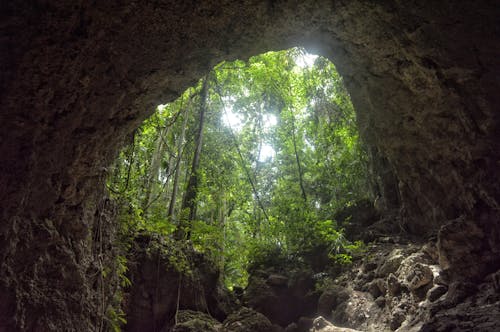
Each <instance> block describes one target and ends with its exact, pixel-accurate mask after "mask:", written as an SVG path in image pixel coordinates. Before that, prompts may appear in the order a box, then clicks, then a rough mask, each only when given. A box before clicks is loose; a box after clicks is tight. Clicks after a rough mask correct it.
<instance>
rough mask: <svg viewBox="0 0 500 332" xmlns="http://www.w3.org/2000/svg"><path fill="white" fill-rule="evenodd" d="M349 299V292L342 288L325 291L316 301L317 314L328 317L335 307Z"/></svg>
mask: <svg viewBox="0 0 500 332" xmlns="http://www.w3.org/2000/svg"><path fill="white" fill-rule="evenodd" d="M347 299H349V292H348V291H347V290H346V289H344V288H343V287H340V286H337V287H331V288H329V289H327V290H325V291H324V292H323V293H322V294H321V296H320V297H319V300H318V310H317V311H318V314H319V315H321V316H324V317H330V316H331V314H332V311H333V310H335V309H336V307H337V306H338V305H339V304H340V303H342V302H344V301H346V300H347Z"/></svg>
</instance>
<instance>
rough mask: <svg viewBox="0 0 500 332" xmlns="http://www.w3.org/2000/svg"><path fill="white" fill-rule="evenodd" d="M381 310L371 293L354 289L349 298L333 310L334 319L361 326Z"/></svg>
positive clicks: (345, 323)
mask: <svg viewBox="0 0 500 332" xmlns="http://www.w3.org/2000/svg"><path fill="white" fill-rule="evenodd" d="M379 311H380V308H379V307H378V306H377V305H376V304H375V302H374V301H373V298H372V296H371V295H370V294H368V293H364V292H359V291H352V292H350V294H349V298H348V299H347V300H346V301H344V302H342V303H340V304H339V305H338V306H337V307H336V309H335V310H334V311H333V314H332V321H334V322H335V323H338V324H341V325H347V324H349V325H351V326H360V325H362V324H363V323H364V322H366V320H367V319H368V318H370V317H372V316H374V315H377V314H378V313H379Z"/></svg>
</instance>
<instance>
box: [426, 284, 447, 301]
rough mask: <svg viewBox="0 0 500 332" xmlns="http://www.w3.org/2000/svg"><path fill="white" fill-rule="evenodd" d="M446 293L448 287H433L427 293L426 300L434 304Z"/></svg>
mask: <svg viewBox="0 0 500 332" xmlns="http://www.w3.org/2000/svg"><path fill="white" fill-rule="evenodd" d="M447 291H448V287H446V286H443V285H435V286H434V287H432V288H431V289H429V291H428V292H427V298H428V299H429V301H431V302H434V301H436V300H437V299H439V298H440V297H441V296H443V295H444V294H446V292H447Z"/></svg>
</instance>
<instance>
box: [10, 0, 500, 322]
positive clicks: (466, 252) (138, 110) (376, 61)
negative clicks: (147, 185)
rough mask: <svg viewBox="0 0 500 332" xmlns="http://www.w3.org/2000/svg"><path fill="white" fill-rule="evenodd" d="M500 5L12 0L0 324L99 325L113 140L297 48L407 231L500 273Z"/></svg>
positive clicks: (454, 261)
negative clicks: (348, 123) (341, 88)
mask: <svg viewBox="0 0 500 332" xmlns="http://www.w3.org/2000/svg"><path fill="white" fill-rule="evenodd" d="M20 3H22V4H21V5H20ZM170 5H171V6H170ZM497 13H498V4H497V3H496V1H484V2H482V3H481V5H478V4H477V3H475V2H471V1H465V0H457V1H453V2H451V1H448V2H445V1H442V2H437V3H432V4H431V3H428V4H423V5H413V4H406V3H404V4H403V3H401V2H397V1H382V2H377V3H371V2H367V1H357V0H353V1H348V2H346V1H302V2H300V4H299V3H298V2H296V1H284V2H276V1H268V2H259V1H256V2H253V3H248V4H247V3H245V5H242V4H241V3H240V2H235V1H227V2H225V3H224V5H221V4H220V3H219V2H186V1H171V2H169V5H163V4H159V3H158V2H153V1H151V2H130V3H127V4H123V5H122V4H120V5H118V4H113V3H110V2H98V3H93V4H81V5H75V4H70V3H69V2H58V3H55V2H53V3H51V4H45V3H38V2H22V1H11V2H8V3H5V5H4V4H3V3H2V10H1V11H0V16H1V18H2V38H0V43H1V48H2V50H5V52H0V61H1V69H2V74H3V75H2V78H1V80H0V98H1V101H2V103H1V105H2V112H0V117H1V123H2V124H5V128H4V130H2V131H1V132H0V155H1V156H2V159H1V160H0V169H1V172H0V184H1V185H0V204H1V209H0V213H1V218H2V223H1V224H0V258H1V260H2V261H1V266H2V269H1V270H0V293H1V294H2V298H3V299H4V300H3V301H2V303H0V306H1V308H2V310H0V329H5V330H34V329H39V330H95V329H96V326H98V324H99V322H102V319H103V314H102V313H103V312H105V310H106V308H101V305H103V303H105V302H106V299H109V296H106V295H103V294H104V292H103V291H102V290H103V288H100V287H101V286H102V285H111V283H110V282H109V280H106V283H104V282H102V271H103V266H112V265H113V262H114V261H113V257H114V256H113V255H114V250H115V248H113V246H111V245H110V243H112V242H113V241H112V240H113V236H112V235H113V234H114V233H113V232H114V228H113V221H112V220H111V219H109V218H108V219H107V214H105V213H102V209H103V206H106V202H107V200H106V199H105V198H103V194H102V189H103V187H104V179H105V177H106V176H107V174H106V172H107V171H108V166H109V165H110V164H111V163H112V159H113V158H114V157H115V156H116V153H117V152H118V151H117V150H118V149H119V147H120V146H123V144H124V142H126V141H127V139H128V138H129V137H130V134H131V133H132V132H133V131H134V130H135V129H136V128H137V127H138V126H139V125H140V123H141V122H142V121H143V120H144V119H145V118H146V117H147V116H148V115H149V114H151V113H152V111H153V109H154V107H155V106H156V105H158V103H160V102H162V101H171V100H174V99H175V98H177V97H178V96H179V95H180V94H181V93H182V92H183V91H184V90H185V89H186V88H187V87H189V86H191V85H193V84H194V83H195V82H196V81H197V80H198V79H199V78H200V77H202V76H204V75H205V74H206V73H207V72H208V71H209V70H210V68H212V67H213V66H214V65H215V64H217V63H219V62H220V61H222V60H223V59H237V58H241V59H245V58H248V57H249V56H251V55H255V54H259V53H261V52H263V51H265V50H270V49H285V48H287V47H289V46H290V45H303V46H305V47H307V46H308V45H312V44H315V45H321V47H320V51H319V53H321V54H323V55H324V56H327V57H328V58H329V59H331V60H332V61H334V63H335V64H336V66H337V69H338V70H339V72H340V73H341V75H342V76H343V78H344V81H345V84H346V87H347V89H348V90H349V92H350V95H351V98H352V102H353V104H354V106H355V108H356V112H357V116H358V124H359V131H360V134H361V135H362V136H363V138H365V142H367V144H368V145H369V147H368V150H369V151H368V152H369V155H370V158H371V160H373V165H374V166H373V168H374V173H375V174H378V176H379V177H380V183H381V186H380V192H381V195H382V196H383V197H384V198H385V201H386V204H387V205H388V206H391V207H394V208H396V209H399V212H400V214H401V216H402V218H401V221H400V226H402V228H403V229H405V230H408V231H409V232H411V233H413V234H414V235H415V236H417V237H418V238H420V239H422V238H427V237H429V236H436V234H437V238H438V252H439V264H440V266H441V267H442V268H443V269H444V270H446V274H448V275H450V276H452V278H455V279H461V280H465V281H471V280H473V281H474V280H480V279H482V278H483V277H484V276H486V275H487V274H488V273H490V272H492V271H493V270H498V268H499V267H500V263H499V257H500V256H499V253H500V232H499V231H498V230H499V229H500V225H499V221H500V218H499V215H500V212H499V211H500V210H499V209H498V207H499V206H500V203H499V202H500V200H499V197H500V183H499V181H496V180H495V179H498V160H499V156H500V150H499V149H498V137H499V136H500V135H499V133H500V121H499V120H500V119H499V117H498V112H497V109H498V105H499V99H498V91H499V90H500V85H499V79H498V75H497V73H498V72H499V71H500V66H499V62H498V54H497V53H498V52H496V51H495V50H497V45H498V33H497V31H498V23H497V21H498V15H497ZM101 240H102V241H101ZM463 243H466V244H467V246H464V245H463ZM112 275H113V273H111V274H108V276H112ZM109 278H111V277H109ZM75 280H76V282H75ZM496 280H498V279H496ZM456 288H457V290H460V287H456ZM464 289H465V290H467V289H469V288H467V287H465V288H464ZM4 295H5V296H4ZM108 295H109V293H108ZM457 298H461V297H460V296H457ZM436 317H439V316H436Z"/></svg>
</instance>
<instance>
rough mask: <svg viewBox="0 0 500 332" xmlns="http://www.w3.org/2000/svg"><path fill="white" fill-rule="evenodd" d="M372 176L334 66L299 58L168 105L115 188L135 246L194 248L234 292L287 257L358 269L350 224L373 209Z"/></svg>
mask: <svg viewBox="0 0 500 332" xmlns="http://www.w3.org/2000/svg"><path fill="white" fill-rule="evenodd" d="M368 168H369V165H368V156H367V153H366V150H365V147H364V146H363V144H362V142H361V141H360V138H359V133H358V129H357V124H356V116H355V112H354V107H353V105H352V102H351V100H350V96H349V93H348V92H347V90H346V88H345V86H344V83H343V80H342V78H341V77H340V75H339V74H338V72H337V70H336V68H335V66H334V65H333V63H332V62H330V61H329V60H328V59H326V58H324V57H321V56H318V55H313V54H310V53H308V52H307V51H306V50H305V49H303V48H298V47H296V48H291V49H287V50H283V51H276V52H268V53H263V54H261V55H257V56H253V57H251V58H249V59H248V61H242V60H236V61H230V62H222V63H220V64H218V65H217V66H215V67H214V69H212V70H211V71H210V72H209V73H208V74H206V75H205V76H204V77H203V78H202V79H200V81H198V83H197V84H196V85H195V86H193V87H191V88H188V89H187V90H186V91H185V92H184V93H183V94H181V96H180V97H179V98H178V99H176V100H175V101H173V102H170V103H167V104H161V105H159V106H158V107H157V108H156V112H155V113H154V114H153V116H151V117H150V118H148V119H147V120H146V121H145V122H144V123H143V124H142V125H141V126H140V127H139V128H138V129H137V130H136V131H135V132H134V134H133V136H132V143H131V144H130V145H129V146H127V147H126V148H124V149H123V150H122V152H121V153H120V156H119V158H118V160H117V161H116V162H115V163H114V166H113V169H112V170H111V172H110V177H109V178H108V181H107V183H108V189H109V192H110V193H111V196H112V198H113V199H114V200H115V201H117V202H118V203H119V211H120V214H119V217H118V219H119V223H120V224H121V228H122V229H126V230H127V231H128V232H130V234H129V236H130V237H133V236H134V234H139V233H141V234H142V235H141V236H144V235H145V233H156V234H158V235H162V236H165V237H169V238H175V239H176V240H181V241H187V240H189V241H190V243H192V245H193V246H194V248H195V249H196V250H198V251H199V252H201V253H204V254H206V255H207V256H209V257H211V259H212V260H213V261H214V263H215V264H217V265H218V266H219V268H220V270H221V278H222V280H224V282H225V284H226V286H227V287H228V288H229V289H232V288H233V287H234V286H238V287H244V286H246V283H247V278H248V268H249V266H256V265H258V264H259V263H258V262H257V261H258V260H261V261H262V260H268V259H269V258H270V257H265V256H266V255H267V256H272V255H276V253H278V252H279V255H280V256H282V257H299V256H300V257H303V256H306V255H310V254H311V251H314V250H317V248H318V247H324V248H323V249H324V251H325V252H328V254H329V255H330V258H331V259H332V262H335V261H337V262H340V261H341V260H343V261H349V260H350V254H351V253H352V252H353V251H355V250H357V248H358V247H359V246H360V245H361V243H360V242H356V244H353V243H354V242H350V241H349V240H347V238H346V236H345V234H344V232H343V229H344V228H345V227H346V226H347V224H345V223H344V224H342V222H347V221H348V220H349V219H350V218H351V216H350V215H347V214H349V213H347V214H346V212H345V211H347V210H346V209H347V208H349V207H352V206H355V205H359V204H362V205H364V206H365V207H366V205H368V206H370V205H371V202H373V197H374V194H373V182H374V181H375V180H374V179H369V174H368V173H369V170H368ZM341 211H343V214H342V213H341ZM339 216H340V217H341V220H336V219H338V218H339ZM375 216H376V213H373V217H374V218H375ZM341 227H342V229H341ZM358 235H359V234H358ZM353 236H354V235H352V234H351V236H349V238H353ZM323 263H325V262H324V261H323ZM311 268H312V267H311Z"/></svg>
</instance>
